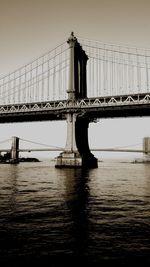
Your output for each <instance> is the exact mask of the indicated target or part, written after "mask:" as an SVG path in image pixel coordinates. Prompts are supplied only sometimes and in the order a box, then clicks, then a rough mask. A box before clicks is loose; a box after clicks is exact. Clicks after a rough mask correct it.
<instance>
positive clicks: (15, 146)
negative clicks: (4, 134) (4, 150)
mask: <svg viewBox="0 0 150 267" xmlns="http://www.w3.org/2000/svg"><path fill="white" fill-rule="evenodd" d="M10 154H11V163H18V162H19V138H18V137H16V136H12V145H11V152H10Z"/></svg>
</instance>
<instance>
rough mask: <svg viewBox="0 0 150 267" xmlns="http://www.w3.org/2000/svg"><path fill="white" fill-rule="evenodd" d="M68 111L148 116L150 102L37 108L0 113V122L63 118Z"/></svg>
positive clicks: (93, 115)
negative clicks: (48, 108) (50, 108)
mask: <svg viewBox="0 0 150 267" xmlns="http://www.w3.org/2000/svg"><path fill="white" fill-rule="evenodd" d="M68 113H72V114H74V113H76V114H80V115H81V116H83V117H87V118H89V119H93V118H94V119H96V118H119V117H141V116H150V104H140V105H124V106H123V105H116V106H115V105H112V106H111V105H109V106H105V107H103V106H102V107H100V106H87V107H86V106H85V107H84V108H83V107H72V108H70V107H68V108H67V107H66V108H61V109H59V110H46V111H45V110H37V111H31V112H28V111H23V112H8V113H1V114H0V123H16V122H32V121H58V120H65V119H66V115H67V114H68Z"/></svg>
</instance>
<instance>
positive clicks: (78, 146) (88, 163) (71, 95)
mask: <svg viewBox="0 0 150 267" xmlns="http://www.w3.org/2000/svg"><path fill="white" fill-rule="evenodd" d="M68 44H69V47H70V70H69V71H70V73H69V89H68V90H67V93H68V105H70V107H71V108H70V111H69V112H68V114H67V115H66V119H67V141H66V147H65V151H64V152H63V153H61V154H60V155H59V156H58V158H57V163H56V167H59V168H61V167H77V166H83V167H88V168H96V167H97V159H96V158H95V157H94V156H93V154H92V153H91V152H90V149H89V144H88V126H89V119H88V117H85V116H84V114H82V113H81V112H80V113H78V111H76V110H75V109H74V108H72V107H73V106H74V104H75V100H78V99H84V98H87V85H86V73H87V72H86V66H87V60H88V56H87V55H86V53H85V51H84V50H83V49H82V47H81V45H80V44H79V42H78V40H77V38H76V37H75V36H74V34H73V32H72V33H71V36H70V37H69V39H68Z"/></svg>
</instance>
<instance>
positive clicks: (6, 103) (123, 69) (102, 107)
mask: <svg viewBox="0 0 150 267" xmlns="http://www.w3.org/2000/svg"><path fill="white" fill-rule="evenodd" d="M149 115H150V50H148V49H144V48H134V47H126V46H119V45H114V44H103V43H101V42H98V41H91V40H87V39H83V38H78V39H77V38H76V37H75V36H74V34H73V33H71V36H70V37H69V39H68V41H67V42H64V43H62V44H61V45H59V46H57V47H56V48H55V49H53V50H51V51H50V52H48V53H46V54H44V55H42V56H40V57H39V58H37V59H35V60H33V61H31V62H30V63H29V64H26V65H25V66H23V67H21V68H19V69H17V70H16V71H14V72H12V73H10V74H8V75H6V76H4V77H2V78H1V79H0V123H8V122H11V123H15V122H28V121H41V120H42V121H46V120H66V121H67V141H66V147H65V148H64V150H63V152H62V153H61V154H60V156H58V158H57V163H56V166H57V167H66V166H77V165H80V166H81V165H82V166H86V167H91V168H92V167H97V159H96V158H95V157H94V156H93V154H92V153H91V151H90V148H89V145H88V125H89V123H90V122H92V121H96V119H97V118H114V117H131V116H136V117H137V116H149Z"/></svg>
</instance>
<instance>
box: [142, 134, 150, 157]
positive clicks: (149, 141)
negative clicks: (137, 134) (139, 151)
mask: <svg viewBox="0 0 150 267" xmlns="http://www.w3.org/2000/svg"><path fill="white" fill-rule="evenodd" d="M143 151H144V153H145V154H147V155H150V137H144V139H143Z"/></svg>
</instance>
